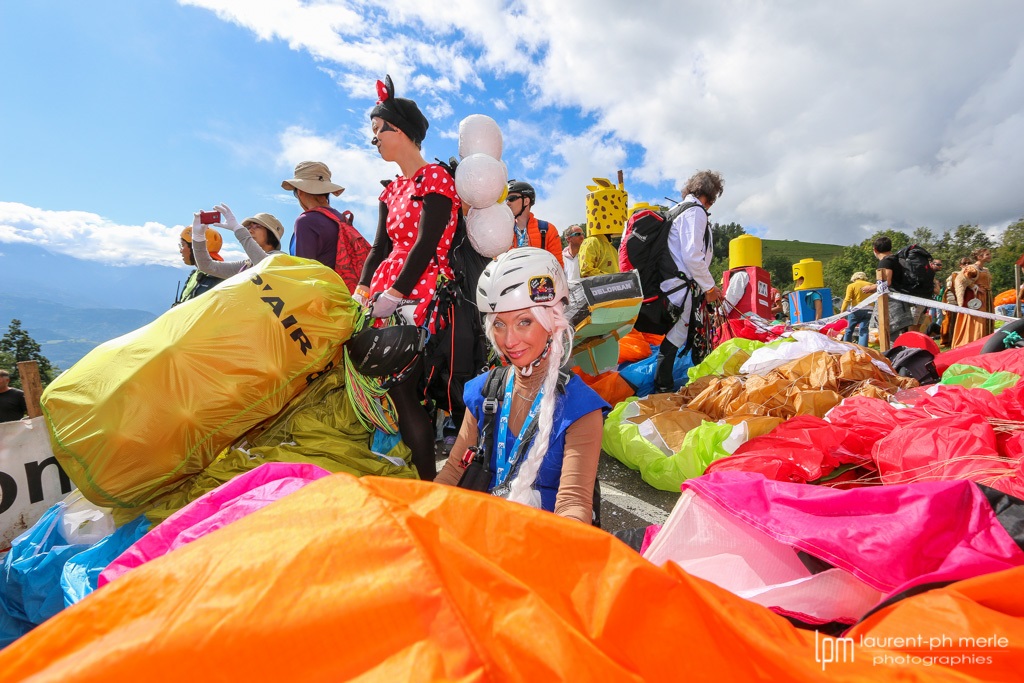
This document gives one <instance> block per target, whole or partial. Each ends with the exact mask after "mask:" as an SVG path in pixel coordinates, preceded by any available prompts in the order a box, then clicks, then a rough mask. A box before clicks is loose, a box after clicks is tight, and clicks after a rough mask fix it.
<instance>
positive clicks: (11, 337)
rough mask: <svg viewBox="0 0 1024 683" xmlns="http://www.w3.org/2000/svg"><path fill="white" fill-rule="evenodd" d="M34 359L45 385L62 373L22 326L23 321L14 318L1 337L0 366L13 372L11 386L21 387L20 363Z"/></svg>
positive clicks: (40, 378) (41, 380)
mask: <svg viewBox="0 0 1024 683" xmlns="http://www.w3.org/2000/svg"><path fill="white" fill-rule="evenodd" d="M27 360H34V361H35V362H36V363H37V364H38V365H39V380H40V382H41V383H42V385H43V386H44V387H45V386H46V385H47V384H49V383H50V382H52V381H53V378H54V377H56V376H57V375H59V374H60V368H58V367H57V366H55V365H54V364H53V363H51V362H50V361H49V360H48V359H47V358H46V356H44V355H43V350H42V348H41V347H40V346H39V343H38V342H36V340H35V339H33V338H32V336H31V335H29V333H28V332H26V331H25V329H24V328H23V327H22V326H21V321H20V320H17V319H14V320H11V324H10V325H9V326H8V327H7V333H6V334H4V336H3V337H0V368H6V369H7V370H8V371H9V372H10V373H11V386H12V387H15V388H18V389H20V388H21V376H20V375H19V374H18V363H21V362H24V361H27Z"/></svg>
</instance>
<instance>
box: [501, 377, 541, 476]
mask: <svg viewBox="0 0 1024 683" xmlns="http://www.w3.org/2000/svg"><path fill="white" fill-rule="evenodd" d="M514 387H515V371H514V370H513V371H512V372H510V373H508V380H507V381H506V382H505V399H504V400H503V401H502V402H501V415H500V416H499V417H498V433H497V435H496V436H497V438H496V439H495V448H494V461H495V463H494V464H495V468H494V482H493V483H494V486H493V487H492V489H497V488H499V487H505V488H507V487H506V486H505V484H506V483H507V480H508V478H509V475H510V474H511V473H512V471H513V470H514V469H515V466H516V464H517V461H518V459H519V446H520V443H519V440H520V438H521V437H522V435H523V434H526V432H527V429H528V428H529V426H530V423H532V422H533V421H534V420H535V419H536V417H537V413H538V412H540V403H541V399H542V398H544V389H543V387H541V390H540V391H538V392H537V396H536V397H534V399H533V405H531V406H530V412H529V413H527V415H526V419H524V420H523V424H522V426H521V427H520V428H519V433H518V434H517V435H516V438H515V441H514V442H513V443H512V446H511V448H506V446H505V440H506V439H507V438H508V419H509V413H510V412H511V410H512V393H513V389H514ZM510 455H511V457H512V460H511V461H510V460H509V456H510Z"/></svg>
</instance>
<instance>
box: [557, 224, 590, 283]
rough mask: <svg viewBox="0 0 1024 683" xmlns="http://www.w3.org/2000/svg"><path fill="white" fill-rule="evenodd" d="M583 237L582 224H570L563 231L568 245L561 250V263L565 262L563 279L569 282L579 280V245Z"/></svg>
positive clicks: (584, 236)
mask: <svg viewBox="0 0 1024 683" xmlns="http://www.w3.org/2000/svg"><path fill="white" fill-rule="evenodd" d="M585 238H586V235H585V234H584V232H583V226H582V225H570V226H569V229H568V230H566V231H565V241H566V243H567V244H568V246H567V247H566V248H565V249H563V250H562V263H564V264H565V279H566V280H568V281H569V282H579V281H580V245H581V244H583V240H584V239H585Z"/></svg>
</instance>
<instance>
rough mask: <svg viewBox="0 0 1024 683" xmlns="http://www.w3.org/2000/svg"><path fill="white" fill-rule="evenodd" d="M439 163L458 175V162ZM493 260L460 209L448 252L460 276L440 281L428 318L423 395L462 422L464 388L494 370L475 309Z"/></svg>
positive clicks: (449, 259) (464, 406)
mask: <svg viewBox="0 0 1024 683" xmlns="http://www.w3.org/2000/svg"><path fill="white" fill-rule="evenodd" d="M437 163H438V164H439V165H440V166H441V167H442V168H444V169H445V170H446V171H447V172H448V173H449V174H451V176H452V178H454V177H455V168H456V167H457V166H458V161H456V160H455V158H452V159H450V160H449V162H448V163H445V162H443V161H440V160H437ZM436 258H437V257H436V256H435V261H436ZM490 261H491V259H489V258H487V257H486V256H483V255H482V254H480V253H479V252H478V251H477V250H476V249H474V248H473V245H472V243H471V242H470V241H469V237H468V235H467V234H466V218H465V216H463V215H462V212H461V211H459V213H458V220H457V222H456V224H455V234H454V235H453V236H452V244H451V247H450V248H449V251H448V262H449V265H450V266H451V268H452V271H453V272H454V273H455V277H454V279H451V280H449V279H447V278H443V279H442V280H441V281H440V282H438V283H437V288H436V290H435V293H434V299H433V301H431V304H430V306H431V308H429V309H428V311H427V320H430V319H431V318H432V317H433V316H434V315H435V314H436V319H435V324H434V330H435V331H434V334H432V335H431V336H430V338H429V339H428V340H427V344H426V348H425V349H424V353H423V360H424V378H425V382H426V386H425V387H424V395H425V397H426V398H427V401H428V402H429V403H430V404H431V406H430V407H432V409H431V410H430V412H431V413H432V414H435V415H436V409H437V408H441V409H443V410H445V411H447V412H448V413H449V414H451V415H453V416H454V417H455V418H457V419H461V417H462V415H463V414H464V412H465V409H466V405H465V402H464V401H463V398H462V388H463V387H464V386H465V384H466V382H468V381H469V380H471V379H472V378H474V377H476V376H477V375H478V374H480V373H481V372H482V371H483V370H486V369H487V367H488V366H489V363H488V353H487V341H486V336H485V335H484V325H483V317H482V315H481V313H480V311H479V310H478V309H477V307H476V285H477V282H478V281H479V279H480V274H481V273H483V271H484V268H485V267H486V266H487V264H488V263H490Z"/></svg>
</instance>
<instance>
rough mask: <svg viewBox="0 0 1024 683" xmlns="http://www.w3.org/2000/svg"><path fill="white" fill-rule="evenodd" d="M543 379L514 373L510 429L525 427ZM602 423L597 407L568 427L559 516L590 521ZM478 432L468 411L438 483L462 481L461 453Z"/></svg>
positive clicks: (557, 507)
mask: <svg viewBox="0 0 1024 683" xmlns="http://www.w3.org/2000/svg"><path fill="white" fill-rule="evenodd" d="M538 369H539V368H538ZM543 382H544V375H543V373H540V372H538V373H534V374H533V375H531V376H530V377H523V376H522V375H521V374H520V373H519V372H516V373H515V381H514V384H515V391H514V392H513V394H512V405H511V407H510V408H509V429H511V430H512V431H513V432H515V433H516V434H518V433H519V430H520V429H522V427H523V420H524V419H525V418H526V415H527V413H529V411H530V405H531V404H532V403H533V397H534V396H536V395H537V392H538V391H539V390H540V386H541V384H543ZM603 425H604V418H603V416H602V415H601V411H600V410H594V411H592V412H589V413H587V414H586V415H584V416H583V417H581V418H580V419H578V420H576V421H575V422H573V423H572V424H571V425H570V426H569V428H568V429H567V430H566V432H565V455H564V457H563V459H562V476H561V479H560V480H559V484H558V493H557V494H556V496H555V514H556V515H561V516H562V517H570V518H572V519H577V520H579V521H581V522H584V523H586V524H590V522H591V519H592V515H593V509H594V481H595V480H596V479H597V464H598V460H599V459H600V457H601V430H602V427H603ZM479 434H480V432H479V426H478V425H477V421H476V418H475V417H473V415H472V413H470V412H468V411H467V412H466V417H465V419H464V420H463V422H462V428H461V429H460V430H459V436H458V437H457V438H456V440H455V445H454V446H452V450H451V453H450V454H449V455H448V460H447V461H446V462H445V464H444V467H443V468H442V469H441V471H440V472H439V473H438V475H437V477H436V478H435V479H434V481H435V482H437V483H440V484H446V485H448V486H455V485H457V484H458V483H459V479H461V478H462V473H463V471H464V470H463V467H462V456H463V455H465V453H466V450H467V449H468V448H469V447H470V446H475V445H476V443H477V441H478V440H479Z"/></svg>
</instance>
